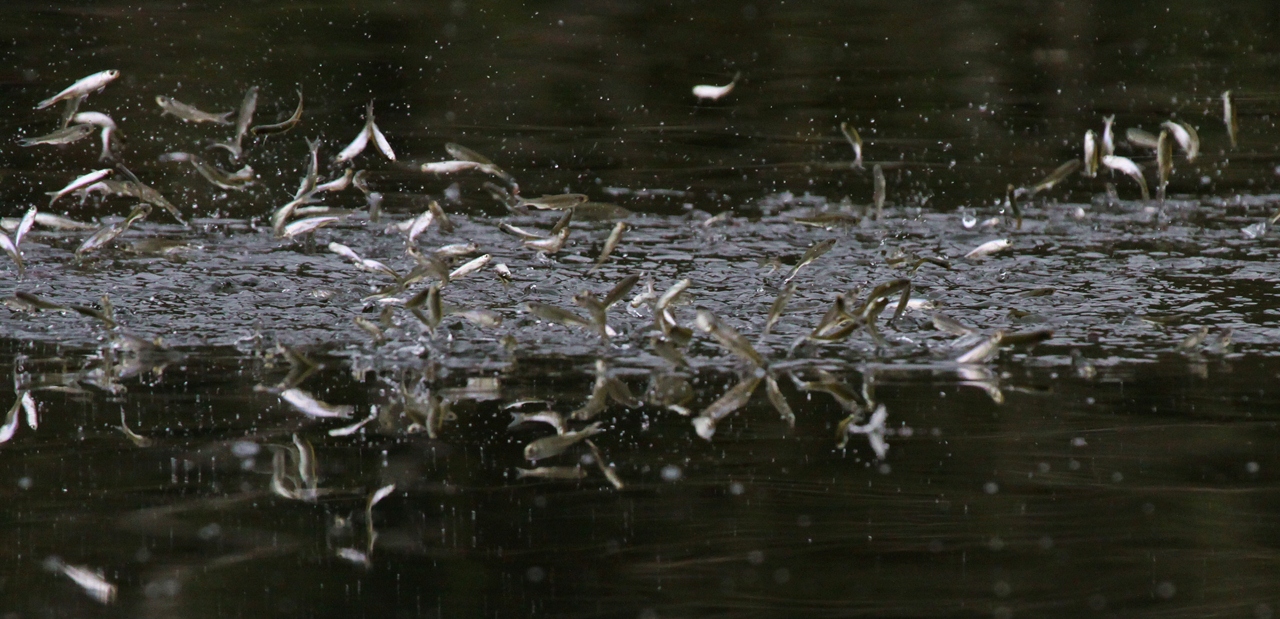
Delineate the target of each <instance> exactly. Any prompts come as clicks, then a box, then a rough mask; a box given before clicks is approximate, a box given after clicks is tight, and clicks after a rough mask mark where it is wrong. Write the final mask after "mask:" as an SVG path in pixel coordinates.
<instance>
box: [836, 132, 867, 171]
mask: <svg viewBox="0 0 1280 619" xmlns="http://www.w3.org/2000/svg"><path fill="white" fill-rule="evenodd" d="M840 132H841V133H843V134H844V139H846V140H849V145H850V146H852V147H853V167H855V168H858V169H862V136H860V135H858V130H857V129H855V128H854V127H853V126H852V125H850V124H849V123H847V122H842V123H840Z"/></svg>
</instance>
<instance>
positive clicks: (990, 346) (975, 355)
mask: <svg viewBox="0 0 1280 619" xmlns="http://www.w3.org/2000/svg"><path fill="white" fill-rule="evenodd" d="M1002 340H1004V331H996V332H995V333H993V334H991V336H990V337H988V338H987V339H985V340H983V341H982V342H981V343H979V344H978V345H977V346H974V347H973V348H971V349H969V350H968V351H967V352H965V353H964V354H962V355H960V356H959V357H956V363H986V362H987V361H988V360H989V359H991V357H993V356H994V355H995V354H996V353H997V352H998V351H999V350H1000V343H1001V341H1002Z"/></svg>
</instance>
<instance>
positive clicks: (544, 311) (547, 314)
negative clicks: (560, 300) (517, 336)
mask: <svg viewBox="0 0 1280 619" xmlns="http://www.w3.org/2000/svg"><path fill="white" fill-rule="evenodd" d="M524 306H525V309H526V310H527V311H528V312H529V313H530V314H533V315H534V316H537V317H538V318H541V319H542V320H545V321H547V322H554V323H556V324H559V325H563V326H566V327H590V326H591V322H590V321H589V320H587V319H585V318H583V317H581V316H579V315H577V314H575V313H573V312H571V311H569V310H567V309H564V308H560V307H556V306H554V305H549V304H546V303H538V302H537V301H529V302H527V303H525V304H524Z"/></svg>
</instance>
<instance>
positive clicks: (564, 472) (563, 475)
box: [516, 466, 587, 480]
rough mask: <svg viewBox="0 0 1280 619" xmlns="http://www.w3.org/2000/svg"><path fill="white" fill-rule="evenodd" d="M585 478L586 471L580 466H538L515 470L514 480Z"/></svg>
mask: <svg viewBox="0 0 1280 619" xmlns="http://www.w3.org/2000/svg"><path fill="white" fill-rule="evenodd" d="M586 476H587V471H586V469H583V468H582V467H581V466H539V467H537V468H532V469H522V468H517V469H516V479H527V478H530V477H533V478H536V479H555V480H575V479H582V478H584V477H586Z"/></svg>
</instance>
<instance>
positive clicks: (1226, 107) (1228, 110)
mask: <svg viewBox="0 0 1280 619" xmlns="http://www.w3.org/2000/svg"><path fill="white" fill-rule="evenodd" d="M1222 123H1223V124H1225V125H1226V126H1227V137H1228V138H1231V148H1235V147H1236V136H1238V135H1239V134H1240V124H1239V122H1238V121H1237V120H1236V108H1235V106H1234V105H1232V104H1231V91H1230V90H1228V91H1226V92H1224V93H1222Z"/></svg>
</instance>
